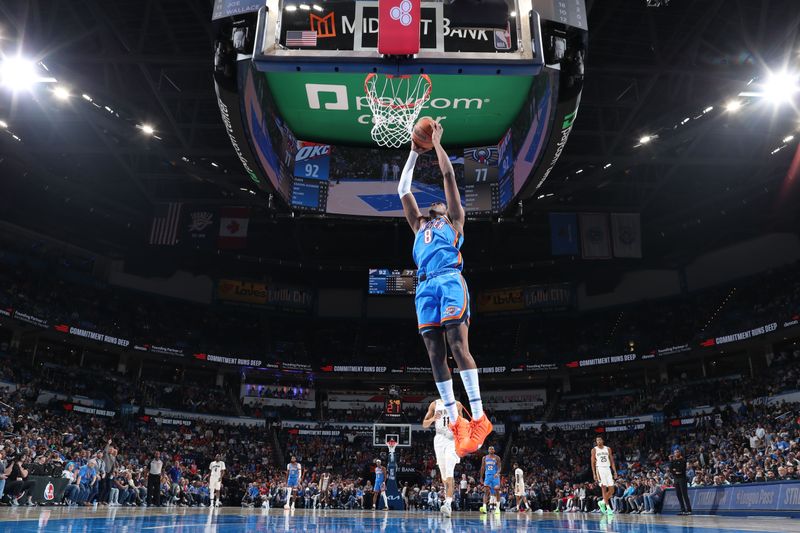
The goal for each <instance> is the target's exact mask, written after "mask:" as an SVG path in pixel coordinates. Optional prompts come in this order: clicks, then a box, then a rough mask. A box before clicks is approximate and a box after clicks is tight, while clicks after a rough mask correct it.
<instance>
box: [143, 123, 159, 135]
mask: <svg viewBox="0 0 800 533" xmlns="http://www.w3.org/2000/svg"><path fill="white" fill-rule="evenodd" d="M139 128H140V129H141V130H142V133H144V134H145V135H152V134H154V133H155V132H156V129H155V128H154V127H153V126H151V125H150V124H142V125H141V126H139Z"/></svg>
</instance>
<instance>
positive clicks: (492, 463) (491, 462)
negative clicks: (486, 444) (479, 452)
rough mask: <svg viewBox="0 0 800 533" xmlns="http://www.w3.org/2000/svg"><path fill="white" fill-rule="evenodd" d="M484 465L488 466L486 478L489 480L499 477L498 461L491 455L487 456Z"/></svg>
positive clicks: (484, 473)
mask: <svg viewBox="0 0 800 533" xmlns="http://www.w3.org/2000/svg"><path fill="white" fill-rule="evenodd" d="M484 464H485V465H486V468H484V470H483V475H484V477H486V478H487V479H488V478H490V477H494V476H496V475H497V459H495V458H494V457H492V456H491V455H487V456H486V462H485V463H484Z"/></svg>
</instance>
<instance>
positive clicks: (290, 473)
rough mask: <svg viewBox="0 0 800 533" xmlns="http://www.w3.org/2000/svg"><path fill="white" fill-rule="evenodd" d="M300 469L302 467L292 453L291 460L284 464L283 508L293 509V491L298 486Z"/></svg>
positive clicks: (294, 498) (294, 497)
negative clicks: (284, 502)
mask: <svg viewBox="0 0 800 533" xmlns="http://www.w3.org/2000/svg"><path fill="white" fill-rule="evenodd" d="M302 470H303V467H302V466H301V465H300V463H298V462H297V457H295V456H294V455H293V456H292V458H291V462H290V463H289V464H288V465H286V504H285V505H284V506H283V508H284V509H291V510H292V511H294V502H295V500H296V499H297V497H296V496H295V495H294V491H295V489H297V488H298V487H300V478H301V477H302V475H301V474H302Z"/></svg>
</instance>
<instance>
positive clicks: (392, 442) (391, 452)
mask: <svg viewBox="0 0 800 533" xmlns="http://www.w3.org/2000/svg"><path fill="white" fill-rule="evenodd" d="M386 447H387V448H389V458H390V459H391V460H393V459H394V451H395V450H396V449H397V441H396V440H390V441H388V442H387V443H386Z"/></svg>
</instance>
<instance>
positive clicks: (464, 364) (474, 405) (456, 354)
mask: <svg viewBox="0 0 800 533" xmlns="http://www.w3.org/2000/svg"><path fill="white" fill-rule="evenodd" d="M468 332H469V328H468V326H467V322H466V321H464V322H461V323H458V324H456V323H453V322H451V323H449V324H448V325H447V328H446V333H447V344H448V345H449V346H450V351H451V353H452V354H453V359H455V361H456V364H457V365H458V368H459V375H460V376H461V381H462V382H463V383H464V389H465V390H466V392H467V398H468V400H469V406H470V411H471V412H472V420H471V421H470V440H469V442H466V443H464V445H462V450H461V452H460V453H459V455H461V456H463V455H465V454H468V453H473V452H475V451H477V450H478V448H480V447H481V446H482V445H483V442H484V441H485V440H486V437H487V436H488V435H489V433H491V432H492V423H491V422H490V421H489V419H488V417H487V416H486V415H485V413H484V412H483V402H482V401H481V390H480V385H479V383H478V368H477V365H476V364H475V359H474V358H473V357H472V354H471V353H470V351H469V340H468Z"/></svg>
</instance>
